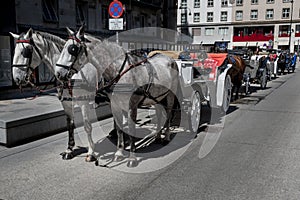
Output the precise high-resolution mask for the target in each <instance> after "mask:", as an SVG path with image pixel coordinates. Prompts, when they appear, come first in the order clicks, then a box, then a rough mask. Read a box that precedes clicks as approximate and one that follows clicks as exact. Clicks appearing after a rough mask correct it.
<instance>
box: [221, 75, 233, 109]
mask: <svg viewBox="0 0 300 200" xmlns="http://www.w3.org/2000/svg"><path fill="white" fill-rule="evenodd" d="M231 95H232V83H231V78H230V76H229V75H227V76H226V79H225V84H224V94H223V103H222V107H221V108H222V111H223V112H227V110H228V108H229V106H230V100H231Z"/></svg>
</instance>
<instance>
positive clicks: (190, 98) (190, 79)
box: [176, 50, 232, 132]
mask: <svg viewBox="0 0 300 200" xmlns="http://www.w3.org/2000/svg"><path fill="white" fill-rule="evenodd" d="M185 54H187V56H183V57H181V56H179V58H181V59H176V63H177V66H178V68H179V79H180V86H181V90H180V92H181V97H180V98H181V100H180V101H181V106H182V110H183V111H184V112H185V113H186V114H187V116H188V125H189V130H190V131H191V132H196V131H197V130H198V128H199V125H200V114H201V103H202V102H205V101H206V102H207V104H209V105H210V106H211V107H213V108H220V109H221V111H222V112H224V113H226V111H227V110H228V108H229V104H230V99H231V95H232V83H231V78H230V76H229V75H228V74H227V72H228V70H229V69H230V67H231V64H227V63H226V62H224V61H225V60H226V58H227V57H226V54H207V53H206V52H205V51H204V50H191V51H189V52H185Z"/></svg>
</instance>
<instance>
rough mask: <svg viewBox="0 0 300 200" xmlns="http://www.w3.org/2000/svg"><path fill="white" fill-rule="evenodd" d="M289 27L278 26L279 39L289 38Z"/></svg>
mask: <svg viewBox="0 0 300 200" xmlns="http://www.w3.org/2000/svg"><path fill="white" fill-rule="evenodd" d="M289 30H290V26H289V25H280V26H279V34H278V36H279V37H288V36H289V32H290V31H289Z"/></svg>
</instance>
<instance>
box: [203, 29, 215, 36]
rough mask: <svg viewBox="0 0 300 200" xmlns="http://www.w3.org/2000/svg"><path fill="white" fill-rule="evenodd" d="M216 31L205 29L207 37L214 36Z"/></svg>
mask: <svg viewBox="0 0 300 200" xmlns="http://www.w3.org/2000/svg"><path fill="white" fill-rule="evenodd" d="M214 31H215V29H214V28H205V35H207V36H211V35H214Z"/></svg>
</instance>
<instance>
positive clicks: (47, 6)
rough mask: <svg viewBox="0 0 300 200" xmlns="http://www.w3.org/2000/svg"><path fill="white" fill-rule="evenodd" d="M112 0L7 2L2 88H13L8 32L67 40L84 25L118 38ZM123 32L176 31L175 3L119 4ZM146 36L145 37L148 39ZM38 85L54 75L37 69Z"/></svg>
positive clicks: (0, 36) (0, 11) (126, 0)
mask: <svg viewBox="0 0 300 200" xmlns="http://www.w3.org/2000/svg"><path fill="white" fill-rule="evenodd" d="M112 1H113V0H7V1H3V2H2V6H1V8H0V20H1V26H0V88H5V87H12V86H14V83H13V81H12V70H11V63H12V57H13V50H14V45H15V44H14V39H13V38H12V37H11V36H10V35H9V32H13V33H18V34H20V33H22V32H26V31H27V30H28V29H29V28H33V29H34V30H38V31H44V32H49V33H52V34H55V35H58V36H61V37H62V38H66V37H67V35H66V34H67V32H66V27H69V28H71V29H73V30H76V29H77V28H78V27H79V26H81V25H82V24H83V23H85V26H86V31H87V32H89V33H91V34H93V35H95V36H99V37H102V38H107V37H110V36H112V35H114V34H115V31H110V30H109V18H110V16H109V12H108V8H109V4H110V3H111V2H112ZM120 1H121V2H122V4H123V8H124V14H123V16H121V17H122V18H124V30H130V29H134V28H141V27H162V26H164V27H165V28H173V29H174V30H175V29H176V19H177V15H176V14H177V12H176V11H177V7H176V0H164V1H161V0H120ZM147 34H149V33H147V32H145V33H144V35H145V36H147ZM37 70H38V71H37V72H36V74H37V80H36V81H37V83H38V84H43V83H47V82H49V80H50V79H51V78H52V76H53V75H52V74H50V71H49V70H48V69H47V68H46V67H45V66H43V65H42V66H40V67H38V68H37Z"/></svg>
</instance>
